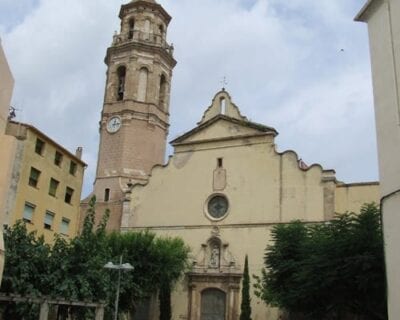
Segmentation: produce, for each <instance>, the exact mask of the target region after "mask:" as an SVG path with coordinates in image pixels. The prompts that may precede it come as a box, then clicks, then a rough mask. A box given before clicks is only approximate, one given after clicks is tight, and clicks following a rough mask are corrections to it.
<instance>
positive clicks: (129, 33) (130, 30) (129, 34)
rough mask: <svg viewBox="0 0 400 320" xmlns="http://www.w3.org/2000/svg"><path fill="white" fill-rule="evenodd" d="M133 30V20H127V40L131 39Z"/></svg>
mask: <svg viewBox="0 0 400 320" xmlns="http://www.w3.org/2000/svg"><path fill="white" fill-rule="evenodd" d="M134 30H135V20H133V19H131V20H129V31H128V39H133V34H134Z"/></svg>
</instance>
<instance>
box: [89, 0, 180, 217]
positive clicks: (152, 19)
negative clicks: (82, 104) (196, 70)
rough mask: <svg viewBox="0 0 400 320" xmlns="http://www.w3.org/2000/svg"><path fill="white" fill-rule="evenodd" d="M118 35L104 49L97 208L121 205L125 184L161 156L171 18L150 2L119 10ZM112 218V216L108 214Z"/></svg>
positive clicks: (142, 176) (140, 0)
mask: <svg viewBox="0 0 400 320" xmlns="http://www.w3.org/2000/svg"><path fill="white" fill-rule="evenodd" d="M119 18H120V19H121V28H120V32H119V33H116V34H114V37H113V42H112V45H111V46H110V47H109V48H108V49H107V54H106V57H105V63H106V65H107V67H108V69H107V79H106V87H105V95H104V105H103V110H102V112H101V120H100V145H99V155H98V162H97V171H96V179H95V182H94V194H95V195H96V198H97V201H98V203H101V202H105V203H112V202H118V201H122V198H123V190H124V189H125V188H126V186H127V184H128V183H137V182H139V183H140V182H146V181H147V179H148V175H149V173H150V171H151V169H152V167H153V166H154V165H156V164H162V163H163V162H164V157H165V148H166V138H167V134H168V127H169V97H170V88H171V78H172V69H173V68H174V66H175V65H176V61H175V59H174V58H173V47H172V46H171V45H169V44H168V43H167V42H166V35H167V28H168V24H169V22H170V20H171V17H170V15H169V14H168V13H167V12H166V11H165V10H164V9H163V7H161V5H159V4H158V3H157V2H156V1H154V0H133V1H131V2H129V3H127V4H124V5H122V6H121V10H120V13H119ZM112 214H113V213H112Z"/></svg>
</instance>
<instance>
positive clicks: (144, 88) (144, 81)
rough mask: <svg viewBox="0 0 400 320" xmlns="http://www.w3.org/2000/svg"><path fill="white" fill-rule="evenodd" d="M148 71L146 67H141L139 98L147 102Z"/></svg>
mask: <svg viewBox="0 0 400 320" xmlns="http://www.w3.org/2000/svg"><path fill="white" fill-rule="evenodd" d="M148 73H149V71H148V70H147V69H146V68H141V69H140V71H139V85H138V100H139V101H142V102H146V93H147V77H148Z"/></svg>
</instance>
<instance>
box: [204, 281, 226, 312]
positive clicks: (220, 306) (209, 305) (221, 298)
mask: <svg viewBox="0 0 400 320" xmlns="http://www.w3.org/2000/svg"><path fill="white" fill-rule="evenodd" d="M200 310H201V311H200V314H201V315H200V320H225V319H226V316H225V313H226V293H225V292H224V291H222V290H219V289H216V288H208V289H205V290H203V291H202V292H201V309H200Z"/></svg>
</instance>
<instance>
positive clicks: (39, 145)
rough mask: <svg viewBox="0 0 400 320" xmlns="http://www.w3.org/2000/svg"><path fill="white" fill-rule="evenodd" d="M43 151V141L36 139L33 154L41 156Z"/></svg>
mask: <svg viewBox="0 0 400 320" xmlns="http://www.w3.org/2000/svg"><path fill="white" fill-rule="evenodd" d="M43 150H44V141H42V140H40V139H39V138H37V139H36V145H35V152H36V153H37V154H40V155H42V154H43Z"/></svg>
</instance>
